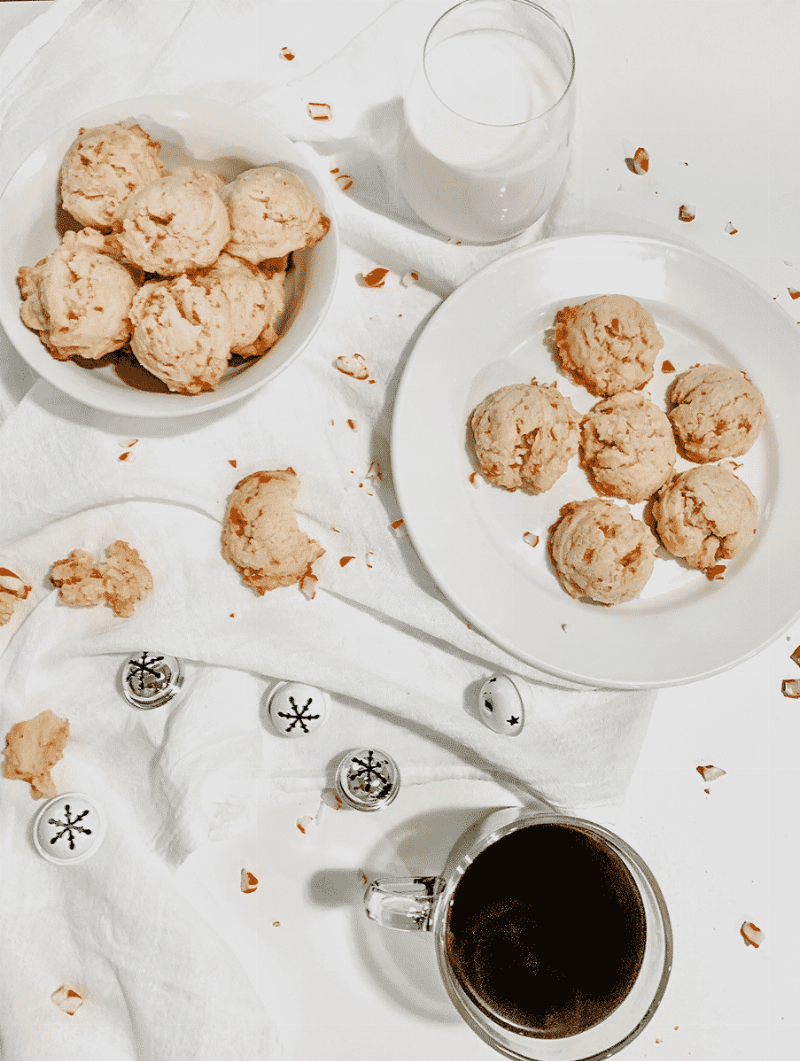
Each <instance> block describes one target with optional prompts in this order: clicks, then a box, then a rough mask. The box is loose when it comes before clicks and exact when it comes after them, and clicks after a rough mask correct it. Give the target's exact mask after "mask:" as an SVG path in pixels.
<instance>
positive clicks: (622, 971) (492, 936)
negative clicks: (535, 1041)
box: [446, 823, 647, 1039]
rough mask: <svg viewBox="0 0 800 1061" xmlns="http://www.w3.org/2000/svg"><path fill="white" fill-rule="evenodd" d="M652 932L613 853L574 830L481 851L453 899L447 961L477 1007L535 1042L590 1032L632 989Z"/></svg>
mask: <svg viewBox="0 0 800 1061" xmlns="http://www.w3.org/2000/svg"><path fill="white" fill-rule="evenodd" d="M646 936H647V929H646V924H645V912H644V904H643V903H642V898H641V895H640V894H639V889H638V888H637V886H636V883H635V882H634V879H633V877H632V875H631V873H630V871H629V870H628V868H627V866H626V865H625V864H624V863H623V862H622V860H621V859H620V858H619V856H618V855H617V854H615V852H614V851H612V850H611V849H610V848H609V847H607V846H606V844H605V843H603V842H602V841H601V840H599V839H598V838H596V837H594V836H592V835H591V834H589V833H587V832H585V831H584V830H582V829H581V828H579V827H576V826H572V825H557V824H551V823H543V824H541V825H530V826H527V827H526V828H522V829H518V830H516V832H513V833H509V834H508V835H507V836H504V837H503V838H502V839H500V840H498V841H497V842H496V843H494V844H492V846H491V847H489V848H487V850H485V851H483V852H481V854H480V855H478V857H477V858H476V859H475V861H474V862H473V863H472V864H471V865H470V866H469V868H468V869H467V871H466V872H465V874H464V876H463V877H462V879H461V881H460V882H459V884H458V886H457V887H456V890H455V893H454V895H453V897H452V899H451V905H450V910H449V913H448V924H447V943H446V945H447V953H448V956H449V959H450V963H451V966H452V968H453V971H454V973H455V974H456V976H457V977H458V979H459V981H460V982H461V985H462V986H463V987H464V989H465V990H466V992H467V994H468V995H469V996H470V997H471V998H472V999H473V1001H474V1002H475V1003H476V1004H477V1005H478V1006H479V1007H480V1008H481V1009H483V1010H484V1011H485V1012H487V1013H488V1014H489V1015H490V1016H491V1017H493V1018H494V1019H495V1020H498V1019H499V1020H500V1021H501V1022H502V1023H505V1024H508V1025H511V1026H513V1027H514V1028H515V1029H516V1030H518V1031H521V1032H522V1033H523V1034H527V1035H531V1036H535V1037H537V1038H546V1039H549V1038H558V1037H564V1036H568V1035H576V1034H578V1032H582V1031H585V1030H586V1029H587V1028H591V1027H592V1026H593V1025H595V1024H598V1023H599V1022H600V1021H601V1020H603V1019H604V1018H605V1017H607V1016H608V1015H609V1013H611V1012H612V1011H613V1010H614V1009H616V1007H617V1006H618V1005H619V1004H620V1003H621V1002H622V1000H623V999H624V998H625V996H626V995H627V994H628V992H629V991H630V990H631V988H632V987H633V984H634V982H635V980H636V977H637V976H638V974H639V970H640V968H641V966H642V960H643V958H644V949H645V941H646Z"/></svg>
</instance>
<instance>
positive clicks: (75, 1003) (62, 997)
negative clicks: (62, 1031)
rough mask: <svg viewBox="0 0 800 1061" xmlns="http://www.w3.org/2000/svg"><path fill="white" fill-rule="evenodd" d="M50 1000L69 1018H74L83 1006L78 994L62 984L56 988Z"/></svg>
mask: <svg viewBox="0 0 800 1061" xmlns="http://www.w3.org/2000/svg"><path fill="white" fill-rule="evenodd" d="M50 1000H51V1001H52V1002H54V1003H55V1004H56V1005H57V1006H58V1008H59V1009H60V1010H63V1011H64V1013H67V1014H68V1015H69V1016H70V1017H72V1016H74V1014H75V1012H76V1011H77V1010H78V1009H80V1007H81V1006H82V1005H83V999H82V998H81V996H80V995H79V994H78V992H77V991H73V989H72V988H71V987H67V985H66V984H62V985H61V987H59V988H57V989H56V990H55V991H54V992H53V993H52V995H51V996H50Z"/></svg>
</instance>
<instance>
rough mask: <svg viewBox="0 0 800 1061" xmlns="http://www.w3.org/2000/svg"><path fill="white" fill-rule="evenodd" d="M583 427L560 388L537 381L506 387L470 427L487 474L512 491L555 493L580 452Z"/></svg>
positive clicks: (481, 406)
mask: <svg viewBox="0 0 800 1061" xmlns="http://www.w3.org/2000/svg"><path fill="white" fill-rule="evenodd" d="M579 422H580V417H579V415H578V413H577V412H576V411H575V409H574V407H573V405H572V402H571V401H570V400H569V398H566V397H565V396H564V395H563V394H561V393H560V392H559V390H558V388H557V387H555V386H542V385H539V384H537V383H536V382H535V381H531V383H529V384H526V383H513V384H511V385H510V386H507V387H501V388H500V389H499V390H496V391H494V393H492V394H490V395H488V397H486V398H484V399H483V401H482V402H481V403H480V404H479V405H478V406H477V408H476V409H475V411H474V412H473V414H472V418H471V421H470V424H471V427H472V435H473V438H474V440H475V454H476V456H477V458H478V460H479V462H480V466H481V472H482V474H483V475H484V476H485V477H486V478H487V479H488V480H489V482H490V483H494V484H495V485H496V486H502V487H503V488H504V489H506V490H518V489H520V488H521V489H523V490H528V491H530V492H532V493H542V492H543V491H545V490H549V489H550V487H551V486H552V485H553V484H554V483H555V482H556V480H557V479H559V478H560V477H561V476H562V475H563V474H564V472H565V471H566V470H567V463H568V461H569V460H570V458H571V457H574V456H575V454H576V453H577V452H578V439H579V431H578V424H579Z"/></svg>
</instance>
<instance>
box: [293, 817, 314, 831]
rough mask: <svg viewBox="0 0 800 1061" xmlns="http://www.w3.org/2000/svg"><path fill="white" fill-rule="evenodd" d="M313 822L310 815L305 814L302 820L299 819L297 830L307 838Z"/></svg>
mask: <svg viewBox="0 0 800 1061" xmlns="http://www.w3.org/2000/svg"><path fill="white" fill-rule="evenodd" d="M313 821H314V819H313V818H312V817H311V815H310V814H305V815H303V817H302V818H298V819H297V828H298V829H299V830H300V832H301V833H302V834H303V836H305V834H306V833H307V832H308V829H309V826H310V825H311V823H312V822H313Z"/></svg>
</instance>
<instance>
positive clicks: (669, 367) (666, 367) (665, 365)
mask: <svg viewBox="0 0 800 1061" xmlns="http://www.w3.org/2000/svg"><path fill="white" fill-rule="evenodd" d="M661 371H662V372H674V371H675V366H674V365H673V363H672V362H671V361H663V362H662V364H661Z"/></svg>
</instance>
